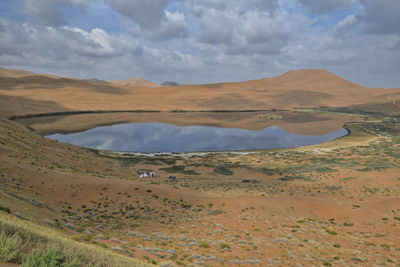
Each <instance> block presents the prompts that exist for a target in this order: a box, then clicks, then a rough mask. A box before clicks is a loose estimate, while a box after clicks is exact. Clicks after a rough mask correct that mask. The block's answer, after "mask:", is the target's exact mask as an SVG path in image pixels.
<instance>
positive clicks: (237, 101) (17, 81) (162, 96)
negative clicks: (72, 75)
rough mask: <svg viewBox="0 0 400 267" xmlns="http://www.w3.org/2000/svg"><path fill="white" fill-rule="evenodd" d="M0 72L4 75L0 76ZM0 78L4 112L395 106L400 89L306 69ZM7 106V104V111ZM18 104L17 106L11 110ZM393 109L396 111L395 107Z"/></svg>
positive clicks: (399, 98)
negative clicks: (145, 78)
mask: <svg viewBox="0 0 400 267" xmlns="http://www.w3.org/2000/svg"><path fill="white" fill-rule="evenodd" d="M0 74H1V73H0ZM7 75H9V76H5V77H2V76H1V75H0V96H1V97H0V103H4V105H3V104H2V106H0V114H2V115H3V116H10V115H23V114H27V113H28V112H32V113H41V112H56V111H67V110H160V111H172V110H189V111H199V110H266V109H293V108H296V107H320V106H330V107H345V106H352V105H361V104H371V105H372V104H373V105H378V106H379V105H380V104H385V103H390V104H393V102H394V103H397V102H396V101H399V100H400V89H377V88H367V87H362V86H359V85H356V84H353V83H350V82H348V81H346V80H344V79H342V78H340V77H338V76H335V75H333V74H332V73H329V72H327V71H321V70H303V71H295V72H288V73H285V74H283V75H281V76H277V77H274V78H265V79H260V80H254V81H246V82H238V83H220V84H206V85H180V86H174V87H155V88H150V87H130V86H122V87H120V86H119V85H118V84H115V82H114V83H113V84H105V83H98V82H91V81H86V80H76V79H66V78H53V77H49V76H44V75H36V76H22V77H21V75H20V74H18V75H12V73H10V71H9V72H7ZM5 105H7V106H6V107H5ZM13 105H14V106H18V108H13ZM392 108H393V109H398V107H397V106H396V105H393V107H392Z"/></svg>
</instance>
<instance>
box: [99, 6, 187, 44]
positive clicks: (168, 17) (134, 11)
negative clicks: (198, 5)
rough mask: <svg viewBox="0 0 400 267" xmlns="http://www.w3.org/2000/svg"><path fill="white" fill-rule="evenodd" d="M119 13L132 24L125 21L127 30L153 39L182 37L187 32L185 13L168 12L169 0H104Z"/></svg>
mask: <svg viewBox="0 0 400 267" xmlns="http://www.w3.org/2000/svg"><path fill="white" fill-rule="evenodd" d="M105 1H106V3H107V4H108V5H109V6H110V7H111V8H113V9H114V10H115V11H117V12H118V13H119V14H121V15H123V16H124V17H126V18H128V19H129V20H131V21H132V22H134V24H133V25H132V24H130V23H126V25H127V27H128V30H130V32H131V33H134V34H136V35H138V34H140V33H143V34H144V35H145V36H146V37H148V38H150V39H154V40H168V39H172V38H175V37H184V36H185V35H186V32H187V25H186V23H185V15H184V14H183V13H181V12H170V11H167V10H166V7H167V5H168V3H169V2H172V1H171V0H105Z"/></svg>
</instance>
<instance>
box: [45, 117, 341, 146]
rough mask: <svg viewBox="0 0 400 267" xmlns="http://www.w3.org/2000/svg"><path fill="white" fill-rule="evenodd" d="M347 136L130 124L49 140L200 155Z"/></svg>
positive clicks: (307, 142) (297, 144) (316, 142)
mask: <svg viewBox="0 0 400 267" xmlns="http://www.w3.org/2000/svg"><path fill="white" fill-rule="evenodd" d="M346 134H347V131H346V130H345V129H340V130H338V131H335V132H332V133H329V134H326V135H321V136H311V135H299V134H294V133H290V132H287V131H285V130H283V129H282V128H280V127H277V126H271V127H267V128H264V129H263V130H260V131H252V130H244V129H234V128H218V127H210V126H176V125H171V124H164V123H129V124H117V125H112V126H104V127H97V128H93V129H90V130H88V131H85V132H80V133H72V134H53V135H49V136H47V137H48V138H51V139H54V140H58V141H60V142H63V143H69V144H74V145H78V146H82V147H88V148H94V149H100V150H113V151H129V152H199V151H226V150H253V149H265V148H287V147H297V146H306V145H313V144H319V143H323V142H327V141H330V140H333V139H336V138H338V137H341V136H344V135H346Z"/></svg>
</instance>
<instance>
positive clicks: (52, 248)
mask: <svg viewBox="0 0 400 267" xmlns="http://www.w3.org/2000/svg"><path fill="white" fill-rule="evenodd" d="M0 229H2V231H1V234H0V254H1V260H3V261H8V262H14V263H18V264H25V265H23V266H35V267H36V266H38V267H41V266H63V267H64V266H65V267H67V266H68V267H72V266H99V267H103V266H104V267H108V266H120V267H123V266H133V267H148V266H152V265H150V264H148V263H145V262H142V261H139V260H135V259H132V258H129V257H126V256H122V255H119V254H116V253H113V252H110V251H107V250H106V249H104V248H100V247H97V246H94V245H89V244H84V243H80V242H77V241H74V240H73V239H71V238H69V237H68V236H66V235H64V234H62V233H61V232H58V231H57V230H55V229H49V228H46V227H43V226H40V225H37V224H35V223H32V222H28V221H23V220H21V219H18V218H16V217H14V216H11V215H8V214H5V213H0ZM23 258H26V260H25V262H23ZM49 261H50V262H57V263H59V264H58V265H57V264H53V265H51V264H50V265H49V264H46V263H48V262H49ZM39 263H43V264H42V265H40V264H39ZM29 264H30V265H29Z"/></svg>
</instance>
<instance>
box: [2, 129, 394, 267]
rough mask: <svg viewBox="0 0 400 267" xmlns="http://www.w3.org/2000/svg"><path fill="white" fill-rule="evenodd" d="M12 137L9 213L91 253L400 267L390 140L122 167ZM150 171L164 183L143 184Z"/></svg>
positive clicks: (7, 137)
mask: <svg viewBox="0 0 400 267" xmlns="http://www.w3.org/2000/svg"><path fill="white" fill-rule="evenodd" d="M0 129H1V132H0V149H1V153H0V155H1V157H0V160H1V166H2V167H1V170H0V173H1V176H2V181H3V182H2V188H1V190H2V193H1V196H2V197H1V198H0V201H1V203H0V204H1V205H2V206H9V207H11V209H12V211H13V212H18V214H19V216H23V217H25V218H29V219H30V220H35V221H38V222H39V223H41V224H43V225H48V226H50V227H55V228H62V230H63V231H67V232H68V233H70V234H71V236H73V238H74V239H77V240H81V241H82V242H91V243H95V244H103V245H102V246H107V247H108V248H109V249H113V250H118V251H120V252H121V253H128V254H130V255H133V256H134V257H139V258H140V257H144V256H146V257H149V258H151V259H153V260H156V261H157V262H160V261H163V260H166V259H171V260H172V261H175V262H180V263H182V264H184V265H188V264H190V263H198V264H207V265H209V266H221V265H225V266H226V265H227V266H236V265H238V264H242V266H252V265H254V264H258V265H260V266H275V265H282V266H292V265H293V266H294V265H295V264H303V266H311V265H316V266H320V265H328V264H331V265H334V266H353V265H354V266H356V265H359V264H362V265H365V266H385V265H386V266H397V265H398V264H399V263H400V247H399V244H400V240H399V239H398V238H399V237H398V232H399V227H400V221H399V219H398V218H400V207H399V203H400V180H399V178H400V172H399V167H398V166H399V165H398V164H399V162H398V158H397V157H396V156H395V155H397V154H396V153H398V151H399V149H400V147H399V143H398V142H397V141H394V140H393V139H391V138H389V137H378V136H371V135H368V134H366V133H364V134H362V133H361V131H360V132H358V133H357V132H354V135H353V136H349V137H345V138H342V139H339V140H336V141H334V142H329V143H327V144H325V145H324V146H323V147H320V146H313V147H306V148H301V149H300V148H299V149H297V150H273V151H269V152H265V153H254V154H229V153H217V154H208V155H204V156H191V157H180V156H179V155H177V156H173V155H170V156H157V157H152V158H148V157H138V156H124V155H119V156H118V157H119V158H118V157H116V155H114V154H112V153H111V154H110V153H106V154H104V156H101V155H98V153H96V152H92V151H90V150H85V149H81V148H77V147H73V146H70V145H66V144H60V143H57V142H54V141H51V140H47V139H45V138H42V137H40V136H39V135H37V134H36V133H34V132H32V131H30V130H29V129H26V128H24V127H22V126H20V125H19V124H16V123H11V122H7V121H2V124H1V127H0ZM367 137H368V138H367ZM346 140H347V141H346ZM343 142H349V143H348V144H347V145H345V146H342V144H343ZM350 142H351V143H352V145H353V146H352V147H351V146H349V144H350ZM120 157H122V158H120ZM220 165H224V166H229V170H230V171H232V174H230V175H228V174H227V173H226V172H222V173H220V172H217V171H216V169H218V168H217V167H218V166H220ZM174 166H184V170H182V169H180V168H178V167H174ZM171 168H172V170H170V169H171ZM141 169H152V170H155V171H156V172H157V173H158V175H159V177H156V178H152V179H139V178H138V175H137V172H138V171H139V170H141ZM171 174H174V175H177V176H178V179H179V181H178V182H176V183H171V182H168V181H167V180H166V178H167V177H168V176H169V175H171ZM285 177H288V178H285ZM290 177H292V178H290ZM293 177H295V178H293ZM296 177H297V178H296ZM285 179H286V180H285ZM245 180H249V181H245ZM7 192H8V193H7ZM9 192H12V193H14V195H10V194H9ZM15 195H18V196H23V198H22V199H23V200H21V198H18V199H16V198H15ZM32 201H36V202H40V203H42V204H43V205H44V206H42V207H37V206H35V205H32V204H30V203H36V202H32Z"/></svg>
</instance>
